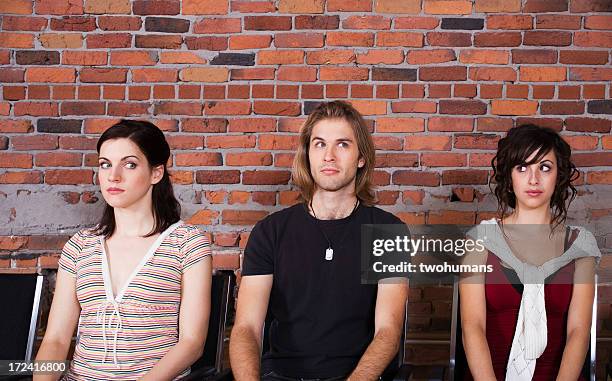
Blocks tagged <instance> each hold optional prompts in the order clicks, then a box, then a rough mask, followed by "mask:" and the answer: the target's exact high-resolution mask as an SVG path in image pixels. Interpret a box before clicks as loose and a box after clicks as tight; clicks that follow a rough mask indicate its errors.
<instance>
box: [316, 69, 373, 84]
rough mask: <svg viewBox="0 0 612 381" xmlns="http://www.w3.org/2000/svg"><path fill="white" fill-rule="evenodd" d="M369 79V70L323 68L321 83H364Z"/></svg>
mask: <svg viewBox="0 0 612 381" xmlns="http://www.w3.org/2000/svg"><path fill="white" fill-rule="evenodd" d="M368 77H369V70H368V69H367V68H361V67H321V68H320V69H319V80H321V81H364V80H367V79H368Z"/></svg>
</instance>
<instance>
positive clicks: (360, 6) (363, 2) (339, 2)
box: [327, 0, 372, 12]
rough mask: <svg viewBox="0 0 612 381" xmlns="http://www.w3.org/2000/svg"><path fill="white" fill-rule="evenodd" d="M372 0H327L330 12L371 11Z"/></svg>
mask: <svg viewBox="0 0 612 381" xmlns="http://www.w3.org/2000/svg"><path fill="white" fill-rule="evenodd" d="M371 10H372V1H371V0H327V11H328V12H370V11H371Z"/></svg>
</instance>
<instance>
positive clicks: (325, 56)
mask: <svg viewBox="0 0 612 381" xmlns="http://www.w3.org/2000/svg"><path fill="white" fill-rule="evenodd" d="M355 60H356V57H355V52H354V51H352V50H333V49H325V50H319V51H309V52H307V53H306V63H307V64H310V65H335V64H346V63H352V62H355Z"/></svg>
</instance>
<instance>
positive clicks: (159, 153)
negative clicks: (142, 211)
mask: <svg viewBox="0 0 612 381" xmlns="http://www.w3.org/2000/svg"><path fill="white" fill-rule="evenodd" d="M112 139H130V140H131V141H132V142H133V143H134V144H136V145H137V146H138V148H139V149H140V151H142V153H143V154H144V155H145V157H146V158H147V161H148V162H149V166H150V167H157V166H160V165H163V166H164V175H163V177H162V179H161V180H160V181H159V182H158V183H157V184H154V185H153V192H152V199H153V203H152V204H153V205H152V207H153V218H155V224H154V225H153V229H152V230H151V232H149V233H148V234H147V235H146V236H145V237H150V236H152V235H154V234H157V233H161V232H163V231H164V230H166V229H167V228H168V227H169V226H170V225H172V224H174V223H175V222H177V221H178V220H180V216H181V205H180V204H179V202H178V201H177V200H176V198H175V197H174V192H173V191H172V183H171V182H170V175H168V171H167V169H166V163H167V162H168V159H169V158H170V146H169V145H168V142H166V138H165V137H164V133H163V132H162V131H161V130H160V129H159V128H157V126H156V125H154V124H153V123H150V122H146V121H140V120H125V119H124V120H121V121H120V122H118V123H116V124H114V125H113V126H112V127H110V128H109V129H107V130H106V131H104V133H103V134H102V136H100V139H99V140H98V144H97V145H96V149H97V151H98V153H100V147H102V144H103V143H104V142H106V141H108V140H112ZM115 227H116V225H115V213H114V211H113V207H112V206H110V205H108V204H106V205H105V207H104V212H103V213H102V218H101V219H100V222H99V223H98V225H97V226H96V227H95V228H94V233H95V234H100V235H104V236H105V237H107V238H109V237H110V236H111V235H112V234H113V233H114V232H115Z"/></svg>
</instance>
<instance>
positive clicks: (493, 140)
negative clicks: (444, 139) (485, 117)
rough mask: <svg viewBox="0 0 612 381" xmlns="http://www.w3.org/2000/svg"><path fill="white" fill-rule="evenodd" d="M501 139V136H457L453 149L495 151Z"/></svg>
mask: <svg viewBox="0 0 612 381" xmlns="http://www.w3.org/2000/svg"><path fill="white" fill-rule="evenodd" d="M499 139H500V137H499V135H493V134H462V135H455V141H454V145H453V147H454V148H457V149H483V150H486V149H495V148H497V142H498V141H499Z"/></svg>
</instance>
